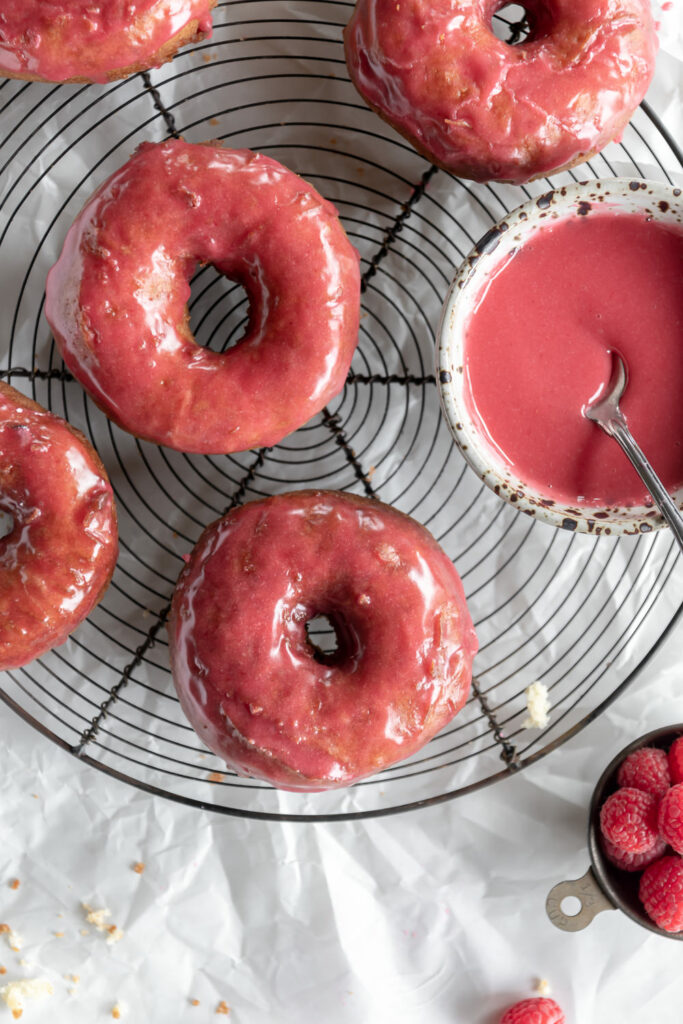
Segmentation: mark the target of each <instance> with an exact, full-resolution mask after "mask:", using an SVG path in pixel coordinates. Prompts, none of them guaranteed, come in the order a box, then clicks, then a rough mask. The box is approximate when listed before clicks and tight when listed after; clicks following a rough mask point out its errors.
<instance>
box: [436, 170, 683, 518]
mask: <svg viewBox="0 0 683 1024" xmlns="http://www.w3.org/2000/svg"><path fill="white" fill-rule="evenodd" d="M592 208H600V210H601V211H603V210H605V211H607V210H614V211H616V212H619V213H643V212H645V213H647V215H648V216H651V217H652V218H653V219H654V220H656V221H660V222H662V223H666V224H671V225H678V226H679V227H680V226H681V225H682V224H683V203H682V202H681V190H680V189H678V188H673V187H672V186H669V185H663V184H660V183H659V182H655V181H641V180H631V179H629V178H603V179H602V180H599V181H586V182H579V183H577V184H575V185H569V186H567V187H564V188H559V189H556V190H554V191H553V192H548V193H546V194H545V195H542V196H539V197H537V198H536V199H532V200H530V201H529V202H528V203H525V204H524V206H520V207H519V208H518V209H517V210H514V211H513V212H512V213H510V214H508V216H507V217H505V219H504V220H502V221H500V222H499V223H498V224H496V225H495V226H494V227H492V228H491V230H490V231H487V233H486V234H485V235H484V237H483V238H482V239H481V241H480V242H479V243H478V244H477V246H476V247H475V248H474V249H473V250H472V252H471V253H470V254H469V256H468V257H467V259H466V260H465V262H464V263H463V265H462V266H461V267H460V269H459V271H458V273H457V275H456V278H455V280H454V281H453V284H452V285H451V288H450V291H449V293H448V297H447V299H446V303H445V306H444V311H443V315H442V319H441V325H440V327H439V331H438V334H437V338H438V341H437V353H436V364H437V365H436V373H437V380H438V383H439V393H440V397H441V405H442V408H443V412H444V415H445V417H446V421H447V423H448V425H449V427H450V430H451V433H452V434H453V437H454V438H455V441H456V443H457V444H458V447H459V448H460V450H461V451H462V453H463V455H464V456H465V458H466V459H467V461H468V462H469V464H470V465H471V466H472V468H473V469H474V471H475V472H476V473H477V474H478V475H479V476H480V477H481V478H482V480H483V481H484V483H486V484H487V485H488V486H489V487H490V488H491V489H492V490H493V491H495V493H496V494H498V495H499V496H500V497H501V498H504V499H505V501H508V502H510V503H511V504H513V505H514V506H515V508H517V509H520V510H521V511H522V512H525V513H526V514H527V515H530V516H535V517H536V518H538V519H541V520H543V521H544V522H546V523H550V524H552V525H553V526H561V527H564V528H565V529H567V530H579V531H581V532H584V533H593V534H601V533H605V534H640V533H648V532H650V531H651V530H656V529H659V528H660V527H662V526H665V525H666V524H665V523H664V520H663V519H662V517H661V515H660V513H659V511H658V510H657V509H656V508H654V507H653V506H645V505H640V506H633V507H630V508H629V507H623V508H621V507H605V508H599V507H595V506H584V507H581V506H578V505H577V506H572V505H562V504H561V503H559V502H557V501H555V500H553V498H552V497H550V496H549V495H548V494H543V493H541V492H539V491H537V490H535V489H533V488H531V487H529V486H528V485H527V484H525V483H523V482H522V481H521V480H519V479H518V478H517V477H516V476H515V474H514V472H513V471H512V468H511V467H510V466H509V465H508V463H507V462H505V461H504V459H503V457H502V456H501V455H500V453H499V452H498V451H497V450H496V449H495V448H494V447H493V446H492V444H491V442H490V440H489V439H488V438H487V437H486V435H485V433H484V431H483V430H482V428H481V427H480V426H479V424H478V423H477V422H475V420H474V418H473V417H472V416H471V415H470V412H469V410H468V407H467V402H466V401H465V393H466V389H467V375H466V374H465V372H464V332H465V327H466V325H467V321H468V319H469V316H470V314H471V312H472V309H473V306H474V304H475V302H476V300H477V298H478V297H479V296H480V295H481V289H482V288H483V287H484V285H485V284H486V281H487V280H488V279H490V277H491V276H492V275H493V274H494V273H495V272H496V270H497V269H498V267H499V265H500V263H501V261H502V260H504V259H505V258H506V257H507V256H509V254H510V252H511V250H513V249H515V248H519V247H520V246H522V245H524V243H525V241H526V240H527V239H528V238H529V237H530V236H531V235H533V234H535V233H536V232H537V231H543V229H544V226H546V225H550V224H552V222H553V221H554V220H557V219H558V218H562V219H564V218H568V217H581V216H586V214H589V213H590V210H591V209H592ZM615 444H616V442H615ZM646 454H647V453H646ZM674 498H675V500H676V502H677V504H678V505H679V507H681V508H683V488H682V489H681V490H679V491H677V492H676V494H675V495H674Z"/></svg>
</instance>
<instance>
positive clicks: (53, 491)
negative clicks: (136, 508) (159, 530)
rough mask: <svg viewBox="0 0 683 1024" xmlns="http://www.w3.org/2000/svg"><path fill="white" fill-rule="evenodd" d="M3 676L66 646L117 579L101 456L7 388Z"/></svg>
mask: <svg viewBox="0 0 683 1024" xmlns="http://www.w3.org/2000/svg"><path fill="white" fill-rule="evenodd" d="M0 510H2V512H4V513H5V514H6V515H9V516H11V518H12V528H11V530H10V532H9V533H8V534H7V535H6V536H4V537H2V539H0V568H1V570H2V571H0V669H8V668H18V667H19V666H20V665H25V664H26V663H27V662H29V661H32V660H33V659H34V658H37V657H38V656H39V655H41V654H44V653H45V652H46V651H48V650H49V649H50V648H51V647H55V646H56V645H57V644H61V643H63V642H64V640H66V638H67V636H68V635H69V633H71V632H72V631H73V630H74V629H75V628H76V626H77V625H78V624H79V623H80V622H82V620H83V619H84V618H85V617H86V615H89V614H90V612H91V611H92V610H93V608H94V607H95V605H96V604H97V602H98V601H99V600H100V598H101V597H102V595H103V594H104V591H105V590H106V589H107V586H108V584H109V580H110V579H111V575H112V573H113V571H114V565H115V563H116V556H117V552H118V537H117V530H116V510H115V507H114V497H113V494H112V489H111V486H110V484H109V480H108V478H107V474H106V472H105V469H104V466H103V465H102V463H101V462H100V460H99V457H98V455H97V453H96V452H95V449H94V448H93V447H92V445H91V444H89V443H88V441H86V439H85V438H84V437H83V435H82V434H81V433H80V432H79V431H77V430H74V428H73V427H70V426H69V424H68V423H66V422H65V421H64V420H62V419H60V418H59V417H57V416H53V414H52V413H50V412H48V411H47V410H46V409H42V408H41V407H40V406H39V405H38V404H37V403H36V402H32V401H31V400H30V399H29V398H25V397H24V395H22V394H20V393H19V392H18V391H15V389H14V388H12V387H9V386H8V385H7V384H3V383H0Z"/></svg>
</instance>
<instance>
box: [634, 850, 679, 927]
mask: <svg viewBox="0 0 683 1024" xmlns="http://www.w3.org/2000/svg"><path fill="white" fill-rule="evenodd" d="M640 899H641V902H642V904H643V906H644V907H645V910H646V911H647V914H648V917H651V918H652V920H653V921H654V923H655V924H656V925H657V927H658V928H661V929H662V930H663V931H665V932H681V931H683V860H681V858H680V857H662V859H661V860H658V861H657V862H656V863H655V864H650V866H649V868H646V869H645V871H643V875H642V878H641V879H640Z"/></svg>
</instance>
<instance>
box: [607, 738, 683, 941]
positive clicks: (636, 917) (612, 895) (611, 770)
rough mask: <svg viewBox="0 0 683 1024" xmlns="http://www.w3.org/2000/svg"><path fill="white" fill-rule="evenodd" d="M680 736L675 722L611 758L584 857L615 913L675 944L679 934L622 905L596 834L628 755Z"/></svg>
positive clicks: (669, 742)
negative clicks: (607, 791)
mask: <svg viewBox="0 0 683 1024" xmlns="http://www.w3.org/2000/svg"><path fill="white" fill-rule="evenodd" d="M680 736H683V722H679V723H677V724H674V725H666V726H661V727H660V728H659V729H653V730H651V731H650V732H648V733H645V735H644V736H640V737H639V738H638V739H636V740H633V741H632V742H631V743H629V744H628V745H627V746H625V747H624V748H623V750H620V751H619V753H617V754H615V756H614V757H613V758H612V760H611V761H610V763H609V764H608V765H607V767H606V768H605V770H604V771H603V772H602V775H601V776H600V778H599V779H598V781H597V782H596V784H595V788H594V789H593V794H592V796H591V802H590V808H589V811H588V854H589V857H590V861H591V866H592V868H593V874H594V876H595V879H596V881H597V883H598V885H599V886H600V888H601V889H602V891H603V893H604V894H605V896H606V897H607V898H608V900H610V902H611V903H613V904H614V906H615V907H616V908H617V909H618V910H621V911H622V912H623V913H624V914H626V916H627V917H630V918H631V920H632V921H635V923H636V924H639V925H640V926H641V928H647V929H648V930H649V931H651V932H654V933H655V935H660V936H663V937H664V938H666V939H674V940H675V941H677V942H683V931H680V932H666V931H664V930H663V929H662V928H658V927H657V925H656V924H655V923H654V921H651V920H650V918H649V917H648V916H647V914H646V913H645V910H644V909H643V911H642V914H636V913H635V912H634V911H633V910H632V909H631V907H629V906H628V904H626V903H625V902H624V900H623V899H622V897H621V896H620V894H619V892H618V890H617V889H616V888H615V886H614V885H613V883H612V881H611V878H610V874H611V872H612V871H615V872H617V871H619V868H617V867H613V866H612V865H611V864H610V863H609V861H608V860H607V859H606V857H605V856H604V855H603V852H602V849H601V846H600V839H599V834H600V808H601V807H602V804H603V802H604V800H605V797H606V795H609V794H606V790H607V789H609V788H610V787H612V785H613V784H614V783H616V773H617V771H618V769H619V766H620V765H621V763H622V761H623V760H624V759H625V758H626V757H628V755H629V754H632V753H633V751H634V750H640V748H641V747H647V746H650V745H658V744H661V745H662V748H664V746H665V744H666V743H668V745H669V746H670V745H671V743H673V742H674V740H676V739H678V738H679V737H680ZM615 788H616V787H615ZM633 876H634V877H635V876H636V872H633Z"/></svg>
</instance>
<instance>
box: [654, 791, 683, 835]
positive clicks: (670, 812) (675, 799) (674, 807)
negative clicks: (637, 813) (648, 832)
mask: <svg viewBox="0 0 683 1024" xmlns="http://www.w3.org/2000/svg"><path fill="white" fill-rule="evenodd" d="M658 820H659V834H660V835H661V837H662V839H665V840H666V841H667V843H669V845H670V846H673V848H674V850H675V851H676V853H683V782H680V783H679V784H678V785H677V786H672V787H671V789H670V790H669V792H668V793H667V794H666V796H665V797H664V799H663V800H662V802H661V803H660V805H659V819H658Z"/></svg>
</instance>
